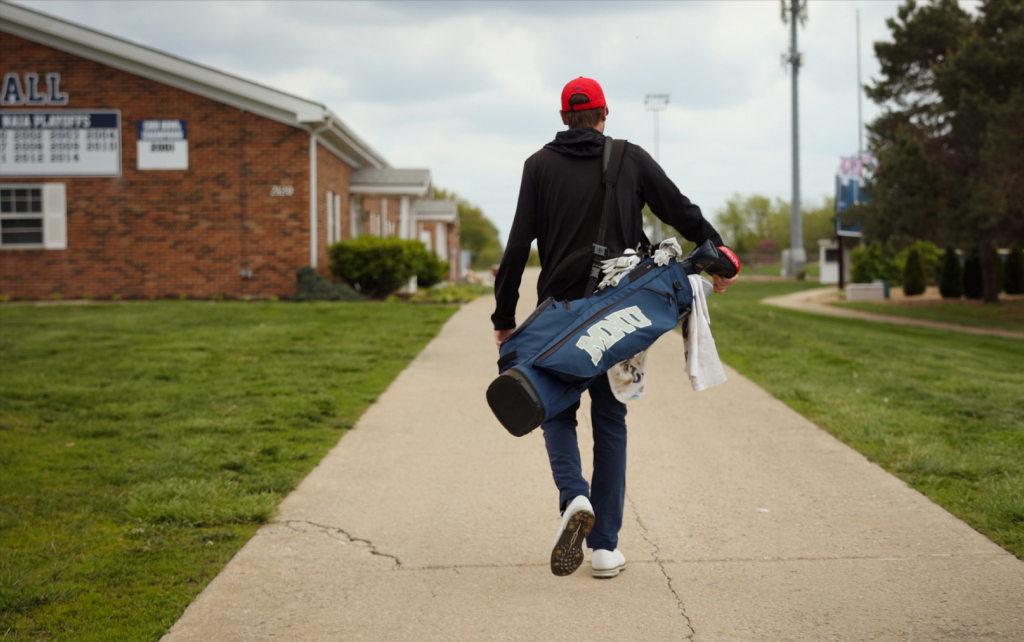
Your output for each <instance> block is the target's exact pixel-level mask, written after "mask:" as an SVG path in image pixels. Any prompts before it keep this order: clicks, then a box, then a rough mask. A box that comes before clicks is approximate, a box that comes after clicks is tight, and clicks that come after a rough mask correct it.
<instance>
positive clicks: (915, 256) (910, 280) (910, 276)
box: [903, 247, 925, 296]
mask: <svg viewBox="0 0 1024 642" xmlns="http://www.w3.org/2000/svg"><path fill="white" fill-rule="evenodd" d="M924 289H925V279H924V265H922V263H921V253H920V252H919V251H918V249H917V248H916V247H911V248H910V251H909V252H907V262H906V265H904V266H903V293H904V294H906V295H907V296H915V295H917V294H924Z"/></svg>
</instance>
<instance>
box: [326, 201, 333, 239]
mask: <svg viewBox="0 0 1024 642" xmlns="http://www.w3.org/2000/svg"><path fill="white" fill-rule="evenodd" d="M332 243H334V192H331V191H328V192H327V244H328V245H330V244H332Z"/></svg>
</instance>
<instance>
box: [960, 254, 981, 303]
mask: <svg viewBox="0 0 1024 642" xmlns="http://www.w3.org/2000/svg"><path fill="white" fill-rule="evenodd" d="M964 296H966V297H967V298H968V299H981V298H983V297H984V296H985V284H984V281H983V280H982V276H981V259H980V258H978V257H977V256H973V257H971V258H969V259H967V260H966V261H964Z"/></svg>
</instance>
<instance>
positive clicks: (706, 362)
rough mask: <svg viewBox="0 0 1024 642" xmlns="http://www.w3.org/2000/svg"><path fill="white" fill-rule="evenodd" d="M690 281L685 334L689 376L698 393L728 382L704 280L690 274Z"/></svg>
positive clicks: (687, 372)
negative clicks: (712, 331)
mask: <svg viewBox="0 0 1024 642" xmlns="http://www.w3.org/2000/svg"><path fill="white" fill-rule="evenodd" d="M689 280H690V288H691V289H693V310H692V311H691V312H690V316H689V317H687V319H686V323H687V324H688V325H687V332H686V333H684V336H685V337H686V339H685V345H686V374H688V375H690V384H691V385H692V386H693V389H694V390H696V391H698V392H699V391H701V390H707V389H708V388H711V387H713V386H717V385H718V384H720V383H725V381H726V377H725V370H724V369H723V368H722V361H721V360H720V359H719V358H718V348H717V347H715V337H714V336H712V334H711V314H710V313H709V312H708V301H707V298H706V297H705V294H704V281H703V279H701V278H700V275H697V274H691V275H690V276H689Z"/></svg>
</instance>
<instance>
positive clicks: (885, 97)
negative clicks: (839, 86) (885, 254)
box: [862, 0, 1024, 302]
mask: <svg viewBox="0 0 1024 642" xmlns="http://www.w3.org/2000/svg"><path fill="white" fill-rule="evenodd" d="M887 24H888V26H889V28H890V30H891V34H892V40H891V41H890V42H879V43H876V45H875V53H876V54H877V56H878V59H879V63H880V65H881V71H882V73H881V77H880V78H879V79H876V80H874V81H873V84H871V85H869V86H868V87H867V88H866V91H867V94H868V96H869V97H870V98H871V99H872V100H874V101H875V102H876V103H878V104H879V105H881V106H882V107H883V109H884V110H883V112H882V114H881V115H880V116H879V117H878V118H877V119H876V120H875V121H874V122H873V123H871V125H869V128H868V129H869V132H870V144H871V148H872V151H873V152H874V155H875V156H876V157H877V158H878V160H879V169H878V171H877V172H876V174H875V176H874V177H873V178H872V180H871V181H870V182H869V185H868V194H869V196H870V197H871V204H870V206H869V207H867V208H865V209H864V210H863V212H862V221H863V223H864V229H865V235H866V236H867V237H869V238H870V239H880V240H897V241H903V242H905V241H906V240H908V239H910V238H923V239H927V240H930V241H934V242H938V243H942V244H945V245H947V246H949V245H952V246H959V247H962V248H964V249H965V250H966V251H969V252H970V254H972V255H976V256H979V257H980V265H981V273H982V277H983V278H982V281H983V284H984V298H985V300H986V301H989V302H995V301H997V300H998V289H997V287H998V286H997V279H996V265H995V263H994V262H993V258H992V252H991V249H992V248H994V247H996V246H997V245H999V244H1000V243H1005V242H1006V241H1014V240H1016V241H1019V240H1021V238H1022V237H1024V193H1022V190H1024V187H1022V183H1024V179H1022V171H1024V89H1022V88H1024V3H1022V2H1020V0H983V2H982V3H981V5H980V6H979V15H978V17H977V18H973V17H972V16H971V15H970V14H968V13H967V12H965V11H963V10H962V9H960V7H959V5H958V3H957V2H956V0H931V1H930V2H928V3H926V4H922V5H918V3H917V2H916V1H915V0H907V1H906V2H905V3H904V4H903V5H902V6H900V8H899V9H898V11H897V16H896V18H892V19H890V20H888V21H887Z"/></svg>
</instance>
